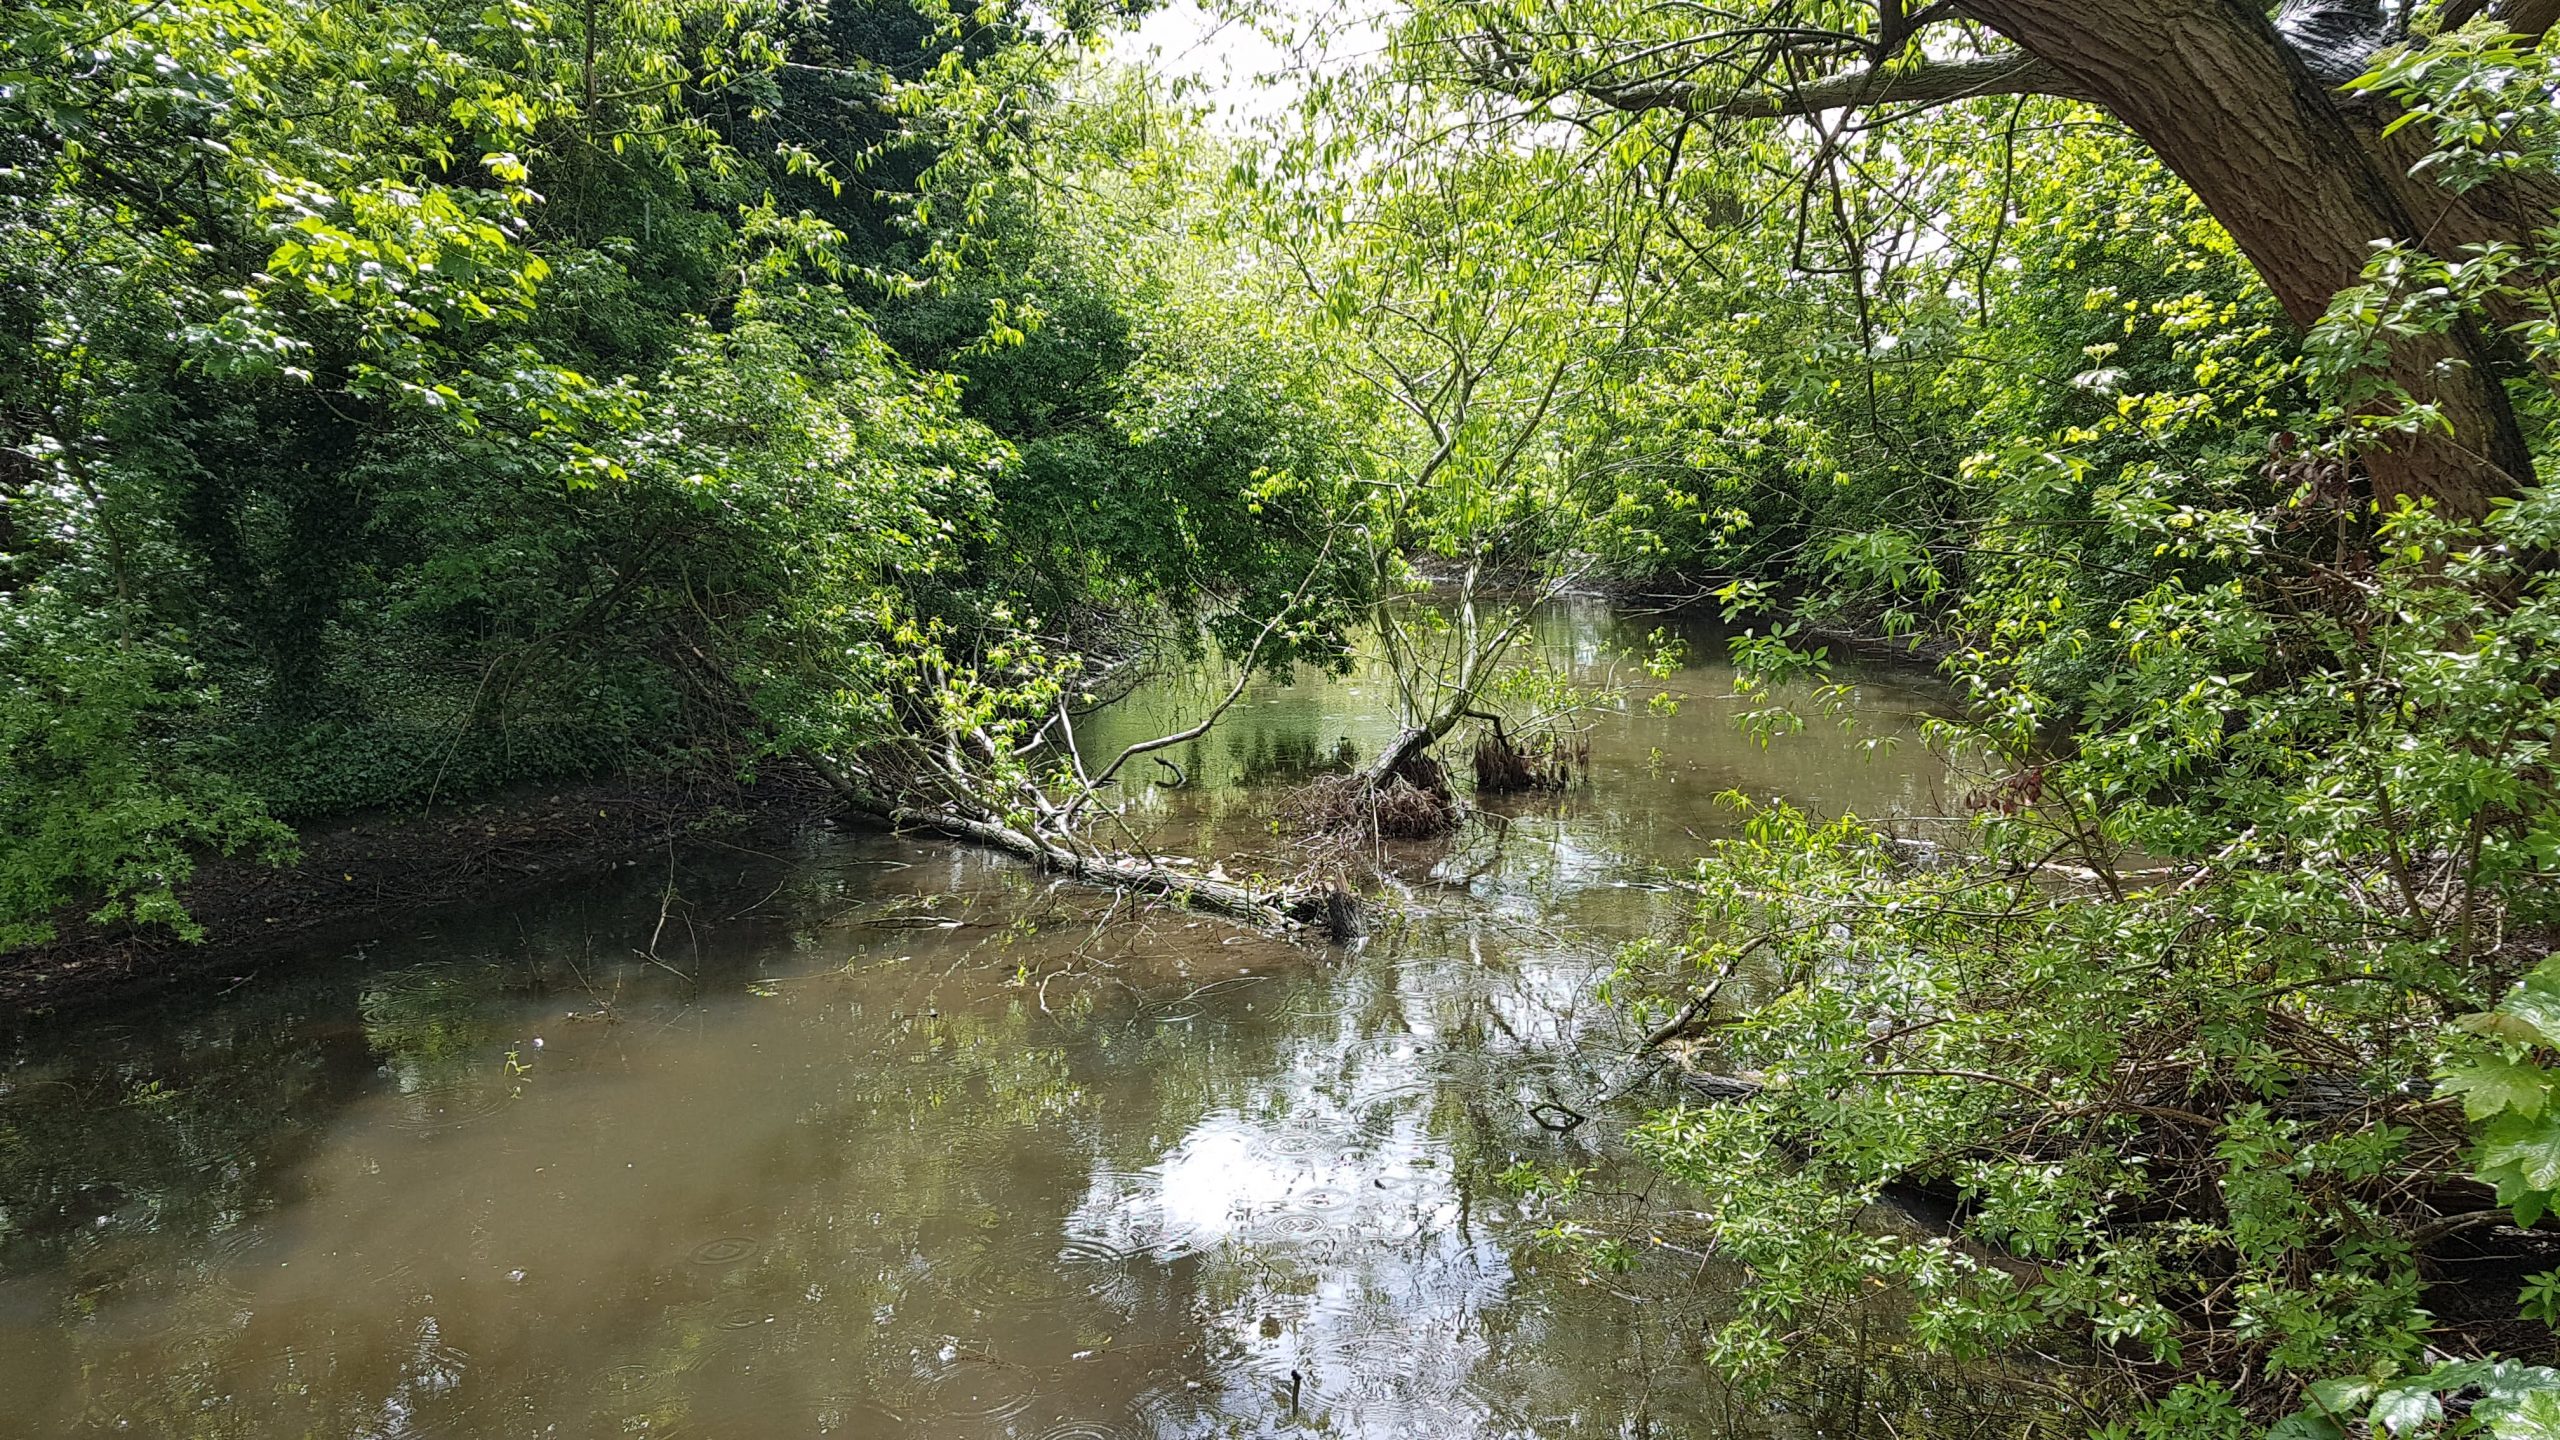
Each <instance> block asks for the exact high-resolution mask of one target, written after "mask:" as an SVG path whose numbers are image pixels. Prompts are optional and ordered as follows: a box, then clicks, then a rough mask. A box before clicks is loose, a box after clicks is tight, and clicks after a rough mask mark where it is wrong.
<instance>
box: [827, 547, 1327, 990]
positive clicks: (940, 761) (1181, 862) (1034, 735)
mask: <svg viewBox="0 0 2560 1440" xmlns="http://www.w3.org/2000/svg"><path fill="white" fill-rule="evenodd" d="M1328 550H1329V547H1328ZM1320 570H1321V566H1319V567H1318V568H1317V569H1315V570H1310V571H1309V573H1308V577H1307V580H1306V581H1305V582H1304V583H1302V584H1301V585H1300V586H1299V589H1298V592H1297V593H1296V594H1295V595H1293V596H1291V597H1290V599H1289V601H1288V603H1287V604H1285V605H1283V606H1282V607H1281V608H1280V610H1279V611H1278V613H1276V614H1274V615H1273V616H1272V617H1271V618H1270V619H1269V620H1268V621H1267V622H1266V623H1265V624H1264V625H1263V626H1262V629H1261V631H1260V633H1258V634H1257V635H1256V636H1255V637H1254V640H1253V642H1252V644H1251V645H1250V646H1248V647H1247V648H1246V650H1245V652H1244V654H1243V655H1242V656H1241V657H1240V658H1239V660H1238V662H1237V665H1236V678H1235V682H1234V683H1233V684H1232V685H1231V686H1229V687H1228V689H1227V691H1226V693H1225V695H1224V696H1222V697H1221V698H1220V699H1219V700H1218V702H1217V703H1216V704H1214V705H1212V706H1211V707H1210V708H1209V710H1208V712H1207V713H1206V714H1204V715H1203V716H1202V717H1201V718H1200V719H1199V720H1198V721H1196V722H1195V723H1193V724H1191V725H1189V726H1186V727H1184V728H1183V729H1180V730H1177V731H1174V732H1172V733H1170V734H1166V735H1160V736H1157V737H1155V738H1153V739H1149V740H1143V741H1139V742H1138V743H1136V744H1133V745H1130V746H1128V747H1127V748H1125V749H1123V750H1122V751H1121V752H1120V753H1119V754H1118V755H1117V756H1115V757H1114V758H1113V759H1112V761H1111V762H1110V763H1109V764H1108V765H1106V766H1104V767H1103V768H1102V769H1101V770H1100V771H1099V772H1098V773H1096V772H1088V771H1087V769H1086V767H1085V763H1084V756H1083V753H1082V752H1081V751H1080V750H1079V749H1078V747H1077V744H1076V737H1075V724H1074V717H1073V715H1072V714H1071V713H1070V711H1069V709H1068V706H1067V698H1066V689H1065V687H1064V686H1063V684H1061V683H1059V673H1060V672H1059V671H1058V670H1051V671H1048V672H1047V673H1045V674H1044V673H1041V672H1040V671H1039V669H1038V667H1037V665H1036V662H1035V663H1032V664H1030V665H1028V666H1026V668H1027V669H1029V670H1030V671H1031V672H1032V678H1031V680H1030V681H1029V683H1027V684H1026V683H1024V680H1023V677H1021V676H1011V677H1005V678H1004V679H1002V680H1000V681H996V682H995V683H990V681H989V679H988V678H987V677H981V676H979V675H978V674H976V673H975V671H974V670H973V669H972V668H970V667H967V666H961V665H955V664H953V663H952V662H950V661H949V660H948V659H947V658H945V657H944V656H942V655H941V654H940V653H939V652H936V651H932V650H930V649H928V650H926V651H924V652H921V653H920V655H919V656H918V658H917V661H916V667H917V678H918V679H919V680H921V681H923V682H925V683H922V684H920V685H918V686H916V687H915V688H914V690H913V691H912V692H911V693H912V695H913V697H914V699H913V702H912V703H911V704H910V705H909V706H908V707H907V709H906V712H905V713H904V714H902V715H901V716H900V721H901V723H900V726H899V728H898V730H897V732H896V733H895V735H894V737H893V738H889V739H883V740H878V741H875V742H874V743H873V744H871V745H870V746H868V747H866V748H865V749H864V750H863V751H862V753H861V754H860V755H859V756H858V757H852V758H837V757H831V756H827V755H822V754H817V753H814V752H812V753H810V754H809V755H808V758H809V761H810V764H811V767H812V768H813V769H815V770H816V771H817V772H818V773H819V774H820V775H822V776H824V777H825V778H826V781H827V783H828V784H829V785H830V786H832V787H833V788H834V789H835V791H836V793H837V794H838V795H839V796H841V797H842V798H843V799H844V801H845V803H846V804H847V805H849V806H850V807H851V808H853V809H854V810H856V811H858V812H860V813H862V814H864V815H868V816H870V817H871V818H873V819H875V820H878V821H880V822H882V823H884V824H887V825H891V826H894V827H896V828H898V829H900V830H922V831H928V832H931V833H933V834H937V835H943V836H946V837H949V838H951V839H954V840H960V841H965V842H968V843H971V844H977V845H984V846H986V847H988V848H990V849H993V850H999V851H1002V852H1003V853H1005V854H1008V855H1011V856H1013V857H1015V858H1016V859H1019V860H1023V861H1026V862H1028V863H1030V864H1032V865H1035V866H1038V867H1039V868H1040V869H1041V870H1043V871H1046V872H1048V873H1050V874H1053V875H1056V876H1059V877H1060V878H1062V879H1066V880H1070V881H1073V882H1076V883H1078V884H1086V885H1096V886H1102V887H1106V888H1110V889H1116V890H1124V891H1128V892H1131V893H1133V894H1139V895H1149V896H1155V897H1158V898H1161V899H1164V900H1167V901H1169V902H1171V903H1173V904H1175V905H1178V906H1182V907H1184V908H1187V909H1193V910H1198V911H1201V912H1203V913H1207V914H1213V915H1219V916H1223V917H1225V918H1227V919H1230V920H1234V921H1237V922H1239V923H1242V924H1245V925H1250V926H1253V927H1255V928H1257V929H1262V930H1268V931H1272V932H1275V933H1279V934H1288V935H1302V934H1303V935H1322V936H1324V937H1326V938H1329V939H1332V940H1336V941H1346V940H1350V939H1352V938H1354V937H1356V936H1358V935H1359V934H1360V933H1361V928H1362V922H1361V906H1360V900H1359V897H1358V896H1357V895H1356V894H1354V893H1353V892H1352V891H1351V890H1350V889H1349V888H1348V887H1347V886H1345V885H1343V884H1342V883H1340V882H1339V881H1326V882H1322V883H1319V882H1316V881H1313V880H1309V879H1291V880H1281V881H1269V882H1258V881H1252V880H1245V881H1240V880H1236V879H1234V878H1232V877H1229V876H1227V875H1226V874H1224V873H1223V872H1222V871H1221V870H1220V869H1219V868H1218V867H1217V866H1215V865H1209V866H1203V865H1201V864H1199V863H1198V862H1196V861H1192V860H1188V859H1185V858H1183V857H1178V856H1164V855H1158V854H1156V853H1155V852H1154V851H1153V850H1151V849H1149V848H1148V847H1147V845H1146V844H1145V843H1144V841H1143V840H1141V839H1140V838H1139V836H1138V835H1137V833H1136V832H1135V831H1134V830H1132V829H1131V828H1130V827H1129V825H1128V823H1127V820H1126V817H1125V816H1124V815H1123V814H1122V812H1121V810H1120V809H1119V808H1118V807H1115V806H1112V805H1110V804H1109V803H1107V802H1103V801H1101V799H1100V794H1101V792H1102V791H1103V790H1104V789H1105V788H1107V787H1109V786H1112V785H1115V784H1117V783H1119V777H1120V772H1121V771H1122V770H1123V769H1125V768H1126V767H1127V766H1128V765H1129V764H1130V763H1131V762H1133V761H1136V760H1139V759H1142V758H1148V757H1154V758H1156V759H1157V761H1158V763H1159V764H1163V765H1165V766H1166V768H1168V769H1169V770H1171V771H1172V772H1173V773H1174V774H1175V775H1176V776H1177V777H1182V775H1183V772H1182V770H1181V768H1180V767H1179V766H1178V765H1174V764H1172V763H1171V762H1169V761H1166V760H1165V759H1164V758H1163V757H1162V755H1161V754H1160V752H1162V751H1165V750H1169V749H1172V748H1173V747H1175V746H1178V745H1184V744H1188V743H1190V742H1192V741H1194V740H1197V739H1199V738H1201V737H1202V736H1204V735H1206V734H1208V733H1209V731H1210V730H1211V729H1212V728H1213V727H1215V726H1216V725H1217V723H1218V721H1219V720H1221V719H1222V718H1224V717H1225V715H1226V714H1227V712H1228V711H1229V710H1231V709H1233V708H1234V707H1235V704H1236V702H1237V701H1238V700H1240V699H1242V698H1243V696H1244V692H1245V689H1246V687H1247V686H1249V685H1250V684H1251V683H1252V679H1253V676H1254V673H1255V670H1256V667H1257V665H1259V664H1260V662H1261V660H1262V658H1263V656H1264V654H1265V653H1266V650H1267V647H1270V646H1271V645H1272V644H1273V643H1274V641H1275V640H1276V639H1277V638H1278V637H1280V636H1281V635H1282V634H1283V633H1284V630H1285V627H1286V626H1287V624H1288V622H1289V619H1290V617H1291V615H1292V614H1293V613H1294V612H1295V611H1296V609H1297V608H1298V606H1299V605H1300V604H1301V603H1302V602H1303V601H1304V600H1305V599H1306V597H1307V594H1308V592H1309V590H1310V589H1312V587H1313V586H1314V584H1315V580H1316V576H1317V574H1318V573H1320ZM1026 694H1029V695H1037V696H1040V697H1041V700H1042V702H1043V705H1044V708H1042V709H1041V710H1039V711H1037V712H1033V711H1030V710H1029V709H1028V707H1027V706H1025V705H1023V704H1022V703H1020V700H1019V698H1018V697H1021V696H1024V695H1026ZM1035 714H1036V715H1037V719H1036V723H1035V721H1034V718H1033V716H1034V715H1035ZM1042 762H1046V769H1045V772H1044V769H1043V763H1042ZM1184 778H1187V777H1184ZM1160 783H1161V782H1160ZM1180 783H1182V779H1179V778H1178V779H1177V781H1176V784H1177V785H1178V784H1180ZM1098 821H1108V822H1109V823H1110V824H1111V825H1112V826H1114V827H1116V828H1117V829H1118V831H1119V832H1120V835H1121V837H1122V839H1123V840H1125V841H1126V844H1123V845H1107V844H1105V843H1103V842H1102V841H1101V840H1099V839H1097V838H1096V836H1095V834H1094V831H1095V827H1096V824H1097V822H1098Z"/></svg>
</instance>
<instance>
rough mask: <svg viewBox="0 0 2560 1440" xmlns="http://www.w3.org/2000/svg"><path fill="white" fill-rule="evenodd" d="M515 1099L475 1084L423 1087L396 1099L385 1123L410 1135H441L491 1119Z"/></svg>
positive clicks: (465, 1081) (508, 1094)
mask: <svg viewBox="0 0 2560 1440" xmlns="http://www.w3.org/2000/svg"><path fill="white" fill-rule="evenodd" d="M514 1098H515V1096H514V1094H513V1092H511V1091H508V1090H505V1089H502V1088H500V1087H497V1086H493V1085H489V1084H486V1083H482V1082H478V1081H472V1080H454V1081H450V1082H447V1083H443V1084H436V1085H424V1086H420V1087H419V1088H417V1089H415V1090H403V1091H401V1092H399V1093H398V1094H396V1095H394V1096H393V1097H392V1101H391V1115H390V1117H389V1118H388V1119H387V1120H386V1121H385V1122H384V1123H385V1124H387V1125H389V1126H390V1127H391V1128H392V1129H394V1130H399V1131H403V1132H405V1133H407V1134H411V1135H442V1134H444V1133H446V1132H448V1131H453V1130H459V1129H462V1128H463V1127H464V1126H466V1125H473V1124H477V1123H479V1122H480V1121H482V1120H486V1119H488V1118H489V1117H490V1116H492V1115H495V1114H497V1113H498V1112H499V1111H501V1110H504V1109H506V1108H507V1104H508V1102H509V1101H511V1100H513V1099H514Z"/></svg>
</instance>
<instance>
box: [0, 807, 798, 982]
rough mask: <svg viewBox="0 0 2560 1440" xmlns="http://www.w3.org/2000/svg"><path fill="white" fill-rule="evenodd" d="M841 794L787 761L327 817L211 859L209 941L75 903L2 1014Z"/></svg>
mask: <svg viewBox="0 0 2560 1440" xmlns="http://www.w3.org/2000/svg"><path fill="white" fill-rule="evenodd" d="M836 808H837V802H836V800H835V798H834V796H833V794H832V793H831V792H830V791H829V790H828V789H827V787H826V785H825V784H824V782H822V781H820V780H819V779H818V778H817V777H816V776H815V775H811V774H807V773H805V772H802V771H799V770H797V769H784V768H779V767H777V768H776V769H775V770H774V771H772V772H771V773H768V774H767V775H765V776H763V777H762V778H760V779H759V781H758V782H757V783H756V784H754V785H752V786H747V785H740V784H737V783H734V782H729V781H724V780H719V779H715V778H709V777H702V776H694V777H681V778H671V779H666V780H599V781H584V782H578V783H575V784H564V785H550V786H539V787H527V788H524V789H520V790H517V791H513V792H510V793H508V794H505V795H499V796H492V797H488V798H485V799H482V800H479V801H474V802H469V803H464V804H458V805H440V806H437V807H436V808H435V809H434V810H432V811H430V812H427V813H424V814H375V815H366V816H358V817H353V818H348V819H342V820H337V821H331V822H324V823H321V824H317V825H314V826H311V827H309V828H307V829H305V830H304V831H303V832H302V835H301V850H302V856H301V860H300V862H299V863H297V864H294V865H290V866H281V867H280V866H272V865H261V864H257V863H255V862H252V861H247V860H239V859H229V858H223V857H218V856H217V857H212V858H209V859H207V860H206V861H205V862H204V863H203V864H202V865H201V866H200V867H199V868H198V869H197V872H196V877H195V880H194V881H193V882H192V883H191V884H189V885H188V886H187V887H186V888H185V890H184V891H183V892H182V895H183V898H184V900H185V903H186V906H187V912H188V913H189V914H190V915H192V916H194V917H195V919H196V921H197V923H198V924H200V925H202V926H203V927H204V931H205V934H204V938H203V939H202V940H201V941H198V942H195V943H189V942H187V941H184V940H180V939H178V938H177V937H175V936H174V935H171V934H170V933H169V932H168V931H166V930H164V929H160V928H158V927H152V928H149V929H140V930H137V929H135V928H133V927H131V926H126V925H114V926H103V927H102V926H96V925H91V924H89V923H88V922H87V921H85V920H83V919H80V918H77V917H70V918H66V920H65V921H64V922H63V924H62V926H61V933H60V936H59V937H58V938H57V939H56V940H54V941H53V942H52V943H51V944H48V945H43V946H38V947H36V948H33V949H29V950H22V951H16V952H13V953H10V954H6V955H0V1015H6V1014H9V1013H12V1012H14V1013H16V1014H21V1015H23V1014H28V1013H31V1012H43V1011H50V1010H62V1009H71V1008H78V1007H81V1006H85V1005H89V1004H94V1003H96V1002H98V1001H101V1000H108V999H114V998H120V997H125V996H130V995H133V994H135V993H138V992H140V991H143V990H146V989H149V988H150V987H153V986H156V985H160V984H165V983H168V982H171V981H175V980H182V979H187V978H191V977H197V976H205V975H228V974H243V975H245V974H248V973H251V972H252V971H254V970H255V969H256V968H257V967H258V966H259V964H260V963H261V962H262V961H264V960H266V959H268V958H270V957H272V956H273V955H274V954H275V953H276V952H278V951H281V950H283V949H285V948H287V947H288V946H299V945H302V944H305V943H307V942H309V941H312V940H315V939H320V938H325V937H326V936H328V935H329V934H331V933H332V932H334V931H338V930H341V929H352V928H358V927H363V928H373V927H380V926H383V925H385V924H388V923H390V922H393V921H396V920H399V919H402V918H404V917H409V916H413V915H418V914H422V913H425V912H428V911H433V910H438V909H442V908H445V907H448V906H453V905H459V904H474V903H480V902H485V901H489V900H494V899H498V898H502V897H505V896H507V895H510V894H513V893H516V892H519V891H522V890H527V889H532V888H535V887H538V886H542V885H549V884H554V883H557V882H559V881H561V880H564V879H574V878H576V877H577V876H579V875H582V874H591V873H601V872H603V871H606V870H611V869H615V868H619V867H621V866H622V865H624V864H626V863H633V862H636V861H637V860H638V859H639V858H640V857H642V856H645V855H647V854H649V853H650V852H652V851H657V850H661V849H663V848H664V847H665V846H667V845H669V844H670V843H674V842H677V841H681V840H686V839H701V838H706V837H713V838H716V837H722V836H726V837H729V838H732V839H738V840H745V839H750V838H753V837H756V836H760V835H772V836H779V835H781V834H785V833H787V832H788V831H790V830H791V829H793V828H795V827H797V826H800V825H804V824H807V823H810V822H811V821H813V820H815V819H817V818H819V817H821V816H824V815H826V814H828V813H830V812H832V811H833V810H835V809H836Z"/></svg>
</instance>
